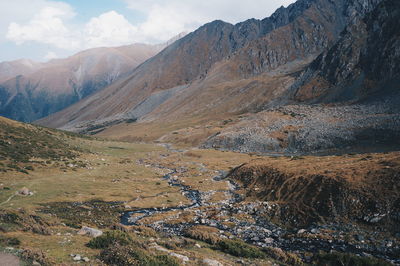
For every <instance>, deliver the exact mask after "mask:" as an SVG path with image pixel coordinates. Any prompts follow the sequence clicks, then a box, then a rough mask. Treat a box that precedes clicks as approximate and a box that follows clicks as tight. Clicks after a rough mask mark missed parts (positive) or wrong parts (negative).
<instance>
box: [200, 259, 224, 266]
mask: <svg viewBox="0 0 400 266" xmlns="http://www.w3.org/2000/svg"><path fill="white" fill-rule="evenodd" d="M203 263H204V264H205V265H208V266H223V264H222V263H221V262H219V261H217V260H211V259H204V260H203Z"/></svg>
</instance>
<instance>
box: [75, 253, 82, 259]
mask: <svg viewBox="0 0 400 266" xmlns="http://www.w3.org/2000/svg"><path fill="white" fill-rule="evenodd" d="M81 259H82V258H81V255H79V254H77V255H75V257H74V258H73V260H74V261H80V260H81Z"/></svg>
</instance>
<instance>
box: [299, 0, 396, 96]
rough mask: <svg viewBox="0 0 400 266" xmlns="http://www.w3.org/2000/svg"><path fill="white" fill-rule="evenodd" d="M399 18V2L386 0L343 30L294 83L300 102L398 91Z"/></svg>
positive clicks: (377, 94)
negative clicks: (337, 39)
mask: <svg viewBox="0 0 400 266" xmlns="http://www.w3.org/2000/svg"><path fill="white" fill-rule="evenodd" d="M399 18H400V3H399V2H398V1H383V3H382V4H381V5H379V7H378V8H376V9H375V10H374V11H373V12H371V13H369V14H368V15H367V16H366V17H365V18H363V19H357V20H356V21H355V22H353V23H352V24H351V25H349V26H348V27H346V29H345V30H344V31H343V33H342V35H341V38H340V41H339V42H338V43H336V44H335V46H334V47H332V48H331V49H330V50H329V51H327V52H324V53H323V54H321V55H320V56H319V57H318V58H317V59H316V60H315V61H314V62H313V63H312V64H311V65H310V66H309V67H308V69H307V70H306V71H305V73H304V74H303V75H302V76H301V77H300V79H299V81H298V83H297V84H295V89H296V90H295V93H294V96H293V98H294V99H295V100H297V101H303V102H310V101H314V102H316V101H318V102H331V101H349V100H352V101H354V100H363V99H365V98H368V97H370V96H372V95H374V97H375V98H376V96H381V97H382V96H383V95H385V94H387V93H390V92H394V93H398V91H399V87H398V84H399V81H400V31H399V30H398V28H397V23H398V21H399Z"/></svg>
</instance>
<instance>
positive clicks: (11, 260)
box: [0, 252, 20, 266]
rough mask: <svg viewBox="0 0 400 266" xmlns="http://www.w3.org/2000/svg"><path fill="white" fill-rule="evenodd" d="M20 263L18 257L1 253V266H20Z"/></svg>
mask: <svg viewBox="0 0 400 266" xmlns="http://www.w3.org/2000/svg"><path fill="white" fill-rule="evenodd" d="M19 265H20V261H19V258H18V257H17V256H14V255H11V254H7V253H2V252H0V266H19Z"/></svg>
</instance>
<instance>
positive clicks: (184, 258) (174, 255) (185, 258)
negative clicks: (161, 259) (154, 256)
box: [168, 252, 189, 262]
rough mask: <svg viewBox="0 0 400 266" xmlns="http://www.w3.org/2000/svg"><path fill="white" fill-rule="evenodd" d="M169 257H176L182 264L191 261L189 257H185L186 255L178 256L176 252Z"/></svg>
mask: <svg viewBox="0 0 400 266" xmlns="http://www.w3.org/2000/svg"><path fill="white" fill-rule="evenodd" d="M168 255H170V256H172V257H175V258H178V259H180V260H181V261H182V262H188V261H189V258H188V257H187V256H184V255H181V254H178V253H175V252H170V253H169V254H168Z"/></svg>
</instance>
